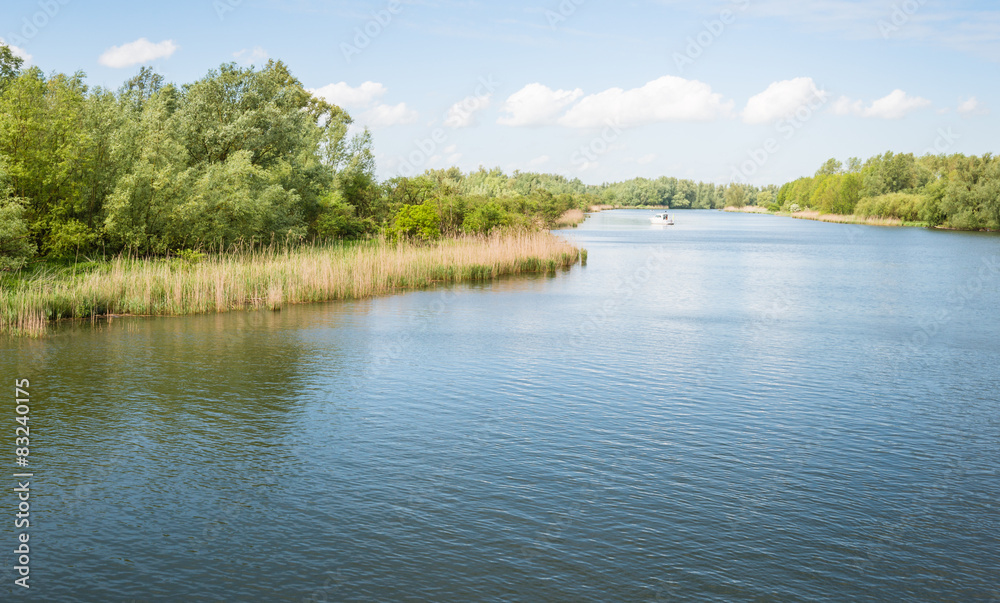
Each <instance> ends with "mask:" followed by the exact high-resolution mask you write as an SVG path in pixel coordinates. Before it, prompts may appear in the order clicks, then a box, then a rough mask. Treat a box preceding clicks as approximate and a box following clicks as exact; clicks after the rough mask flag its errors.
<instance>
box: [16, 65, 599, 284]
mask: <svg viewBox="0 0 1000 603" xmlns="http://www.w3.org/2000/svg"><path fill="white" fill-rule="evenodd" d="M351 123H352V120H351V117H350V115H349V114H348V113H347V112H346V111H344V110H343V109H342V108H341V107H338V106H336V105H333V104H330V103H327V102H325V101H324V100H322V99H319V98H317V97H315V96H313V95H312V94H310V93H309V92H308V91H307V90H306V89H305V88H304V87H303V86H302V84H301V83H300V82H299V81H298V80H297V79H296V78H295V77H294V76H293V75H292V74H291V72H290V71H289V69H288V68H287V67H286V66H285V65H284V64H283V63H282V62H281V61H273V60H272V61H269V62H268V63H267V65H266V66H264V67H263V68H259V69H258V68H254V67H247V68H241V67H239V66H237V65H236V64H232V63H230V64H224V65H222V66H220V67H219V68H218V69H215V70H211V71H209V73H208V74H207V75H206V76H205V77H204V78H202V79H200V80H198V81H196V82H193V83H190V84H186V85H182V86H178V85H175V84H171V83H167V82H165V81H164V78H163V77H162V76H160V75H159V74H157V73H155V72H154V71H153V70H152V69H149V68H147V67H144V68H142V69H141V70H140V71H139V73H138V74H136V75H135V76H134V77H132V78H131V79H129V80H128V81H126V82H125V84H124V85H123V86H121V88H119V89H118V90H108V89H104V88H101V87H95V88H91V87H89V86H88V85H87V83H86V80H85V74H83V73H82V72H78V73H75V74H72V75H67V74H62V73H57V74H51V75H46V74H45V73H44V72H43V71H42V70H41V69H39V68H38V67H29V68H25V67H24V64H23V61H22V60H21V59H20V58H19V57H17V56H15V55H14V54H13V53H12V52H11V51H10V49H9V48H8V47H6V46H0V270H10V269H17V268H19V267H21V266H23V265H24V264H25V263H26V262H27V261H29V260H31V259H32V258H36V257H45V258H59V257H74V256H76V257H80V256H86V255H87V254H117V253H122V252H128V253H134V254H137V255H143V256H155V255H165V254H170V253H177V252H182V251H185V250H192V249H220V250H224V249H228V248H231V247H232V246H234V245H237V244H240V245H260V244H270V243H272V242H275V241H278V242H282V243H294V242H303V241H315V240H319V239H358V238H366V237H371V236H375V235H377V234H380V233H381V234H383V235H385V236H389V237H396V238H400V237H407V238H418V239H431V238H437V237H440V236H447V235H455V234H460V233H485V232H489V231H491V230H493V229H495V228H504V227H512V228H513V227H517V228H542V227H546V226H551V225H552V224H554V223H555V221H556V220H557V219H558V217H559V216H560V215H562V214H563V213H564V212H566V211H568V210H569V209H574V208H584V207H587V206H588V205H589V204H590V203H592V202H593V201H594V199H593V198H592V196H591V195H589V194H586V193H585V191H583V189H582V188H581V186H579V185H578V181H577V182H576V183H574V182H570V181H567V180H566V179H565V178H561V177H558V176H546V175H537V174H533V175H528V174H516V175H515V176H513V177H508V176H505V175H503V174H502V173H499V171H498V170H493V171H487V170H482V169H481V170H480V171H479V172H475V173H471V174H462V173H461V172H460V171H458V170H456V169H452V170H444V171H428V172H427V173H425V174H423V175H421V176H418V177H415V178H393V179H390V180H388V181H385V182H379V181H378V180H377V179H376V177H375V159H374V153H373V150H372V138H371V134H370V133H369V132H368V131H367V130H365V131H362V132H358V133H356V134H353V135H351V134H350V133H349V128H350V126H351Z"/></svg>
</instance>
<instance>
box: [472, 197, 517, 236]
mask: <svg viewBox="0 0 1000 603" xmlns="http://www.w3.org/2000/svg"><path fill="white" fill-rule="evenodd" d="M509 224H510V215H509V214H508V213H507V210H505V209H504V208H502V207H500V205H499V204H498V203H496V202H495V201H490V202H488V203H484V204H483V205H480V206H479V207H477V208H476V209H475V210H473V211H472V212H471V213H469V214H468V215H466V216H465V220H464V221H463V222H462V230H463V231H465V232H467V233H469V234H488V233H489V232H490V231H492V230H493V229H494V228H499V227H502V226H507V225H509Z"/></svg>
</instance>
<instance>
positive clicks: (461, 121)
mask: <svg viewBox="0 0 1000 603" xmlns="http://www.w3.org/2000/svg"><path fill="white" fill-rule="evenodd" d="M492 98H493V95H492V94H487V95H485V96H467V97H465V98H463V99H462V100H460V101H458V102H457V103H455V104H454V105H452V106H451V108H449V109H448V113H447V114H446V115H445V118H444V125H446V126H448V127H449V128H468V127H469V126H473V125H475V124H476V114H477V113H479V112H480V111H482V110H483V109H486V108H487V107H489V106H490V101H491V100H492Z"/></svg>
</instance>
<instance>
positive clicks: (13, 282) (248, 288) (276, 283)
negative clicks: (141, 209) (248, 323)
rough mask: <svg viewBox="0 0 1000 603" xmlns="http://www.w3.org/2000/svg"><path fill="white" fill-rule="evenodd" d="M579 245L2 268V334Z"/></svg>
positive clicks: (420, 280) (557, 257)
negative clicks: (67, 321) (9, 270)
mask: <svg viewBox="0 0 1000 603" xmlns="http://www.w3.org/2000/svg"><path fill="white" fill-rule="evenodd" d="M580 259H581V252H580V250H578V249H577V248H575V247H573V246H572V245H570V244H569V243H568V242H566V241H564V240H563V239H559V238H557V237H554V236H552V235H550V234H548V233H518V234H514V233H508V234H498V235H493V236H490V237H463V238H458V239H447V240H443V241H440V242H437V243H433V244H430V245H414V244H409V243H400V244H393V243H389V242H386V241H383V240H377V241H370V242H365V243H356V244H342V245H328V246H314V247H303V248H298V249H292V250H277V249H274V248H271V249H265V250H257V251H242V252H234V253H230V254H220V255H214V256H209V257H207V258H206V259H204V260H203V261H200V262H190V261H185V260H181V259H178V258H170V259H162V258H161V259H143V258H133V257H127V256H120V257H116V258H114V259H112V260H109V261H106V262H87V263H85V264H82V268H81V265H80V264H77V265H75V266H73V267H72V268H71V267H69V266H58V265H57V266H54V267H53V266H43V267H35V268H34V269H32V270H25V271H22V272H21V273H18V274H14V275H8V276H6V277H5V278H4V280H3V282H2V285H0V333H10V334H14V335H28V336H36V337H37V336H40V335H43V334H44V333H45V332H46V330H47V328H48V326H49V324H51V323H52V321H56V320H60V319H80V318H96V317H99V316H106V315H138V316H172V315H182V314H205V313H212V312H229V311H232V310H242V309H253V308H269V309H272V310H277V309H280V308H281V307H282V306H283V305H285V304H297V303H306V302H316V301H329V300H339V299H358V298H366V297H373V296H377V295H384V294H387V293H392V292H394V291H398V290H403V289H413V288H420V287H425V286H428V285H430V284H432V283H449V282H460V281H475V280H489V279H493V278H496V277H499V276H504V275H514V274H523V273H550V272H555V271H556V270H558V269H565V268H569V267H570V266H572V265H573V264H575V263H576V262H577V261H579V260H580Z"/></svg>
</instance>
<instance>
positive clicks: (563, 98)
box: [497, 83, 583, 126]
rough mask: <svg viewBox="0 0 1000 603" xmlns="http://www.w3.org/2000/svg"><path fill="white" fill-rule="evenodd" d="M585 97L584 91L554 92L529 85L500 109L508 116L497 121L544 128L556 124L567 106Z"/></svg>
mask: <svg viewBox="0 0 1000 603" xmlns="http://www.w3.org/2000/svg"><path fill="white" fill-rule="evenodd" d="M581 96H583V90H581V89H579V88H577V89H576V90H553V89H551V88H549V87H548V86H544V85H542V84H538V83H534V84H528V85H527V86H525V87H524V88H521V89H520V90H518V91H517V92H515V93H514V94H511V95H510V96H509V97H508V98H507V100H506V101H505V102H504V104H503V106H502V107H500V111H502V112H504V113H506V114H507V115H505V116H501V117H500V119H498V120H497V123H498V124H502V125H505V126H543V125H548V124H552V123H554V122H555V120H556V117H557V116H558V115H559V113H561V112H562V110H563V109H565V108H566V106H567V105H569V104H570V103H572V102H573V101H575V100H576V99H578V98H580V97H581Z"/></svg>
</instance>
